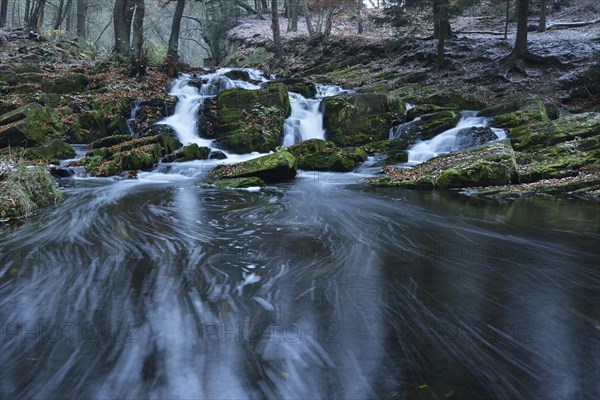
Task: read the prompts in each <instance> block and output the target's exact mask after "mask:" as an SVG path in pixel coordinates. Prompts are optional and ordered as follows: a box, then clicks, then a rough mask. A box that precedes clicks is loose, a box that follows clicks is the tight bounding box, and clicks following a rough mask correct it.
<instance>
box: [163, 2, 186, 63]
mask: <svg viewBox="0 0 600 400" xmlns="http://www.w3.org/2000/svg"><path fill="white" fill-rule="evenodd" d="M184 8H185V0H177V6H176V7H175V14H173V23H172V24H171V35H170V36H169V47H168V49H167V58H169V57H170V58H172V59H173V61H174V62H177V59H178V58H179V54H178V48H179V31H180V29H181V17H182V16H183V9H184Z"/></svg>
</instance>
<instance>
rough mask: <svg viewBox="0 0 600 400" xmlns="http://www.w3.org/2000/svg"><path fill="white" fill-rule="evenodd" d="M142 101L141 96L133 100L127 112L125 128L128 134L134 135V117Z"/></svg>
mask: <svg viewBox="0 0 600 400" xmlns="http://www.w3.org/2000/svg"><path fill="white" fill-rule="evenodd" d="M143 102H144V98H143V97H142V98H141V99H139V100H138V101H136V102H135V104H134V106H133V108H132V109H131V114H129V119H127V121H126V123H127V129H128V130H129V136H135V131H136V127H135V126H134V124H135V117H136V115H137V113H138V111H139V110H140V106H141V105H142V103H143Z"/></svg>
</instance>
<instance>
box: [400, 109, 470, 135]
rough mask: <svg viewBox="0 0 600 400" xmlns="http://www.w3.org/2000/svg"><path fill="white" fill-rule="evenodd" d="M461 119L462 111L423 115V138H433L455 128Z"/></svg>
mask: <svg viewBox="0 0 600 400" xmlns="http://www.w3.org/2000/svg"><path fill="white" fill-rule="evenodd" d="M410 111H412V110H410ZM459 119H460V113H459V112H458V111H451V110H445V111H438V112H436V113H433V114H427V115H423V116H422V117H421V120H422V121H423V139H431V138H432V137H434V136H436V135H438V134H440V133H442V132H444V131H446V130H448V129H452V128H454V127H455V126H456V123H457V122H458V120H459Z"/></svg>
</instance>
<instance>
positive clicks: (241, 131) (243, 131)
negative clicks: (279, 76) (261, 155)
mask: <svg viewBox="0 0 600 400" xmlns="http://www.w3.org/2000/svg"><path fill="white" fill-rule="evenodd" d="M211 104H213V105H214V106H213V107H209V108H208V109H206V110H205V112H204V119H203V122H204V126H203V131H204V132H212V133H213V134H214V136H216V139H217V143H218V144H219V146H220V147H221V148H223V149H226V150H230V151H233V152H237V153H249V152H252V151H259V152H266V151H273V150H275V149H276V148H277V146H279V144H280V143H281V135H282V133H283V123H284V121H285V118H286V117H287V116H288V115H289V114H290V110H291V107H290V102H289V97H288V94H287V89H286V87H285V85H283V84H282V83H274V84H269V85H266V86H265V87H264V88H262V89H259V90H244V89H240V88H237V89H231V90H226V91H224V92H222V93H220V94H219V95H218V96H217V98H216V100H215V101H214V102H213V103H211Z"/></svg>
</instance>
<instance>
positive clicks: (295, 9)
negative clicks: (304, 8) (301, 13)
mask: <svg viewBox="0 0 600 400" xmlns="http://www.w3.org/2000/svg"><path fill="white" fill-rule="evenodd" d="M290 1H291V2H292V23H291V29H292V32H298V0H290Z"/></svg>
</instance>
